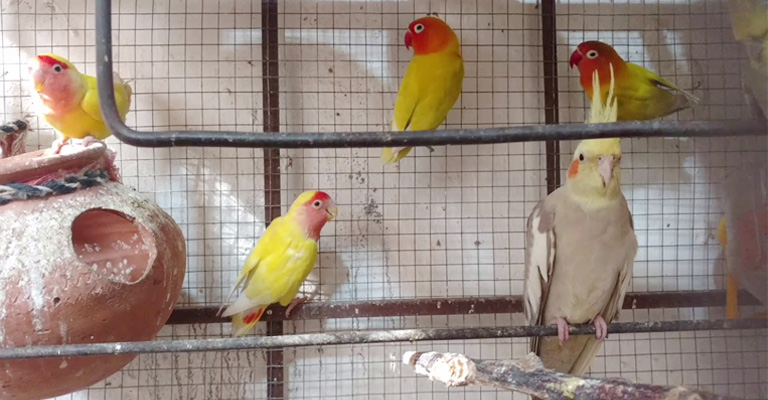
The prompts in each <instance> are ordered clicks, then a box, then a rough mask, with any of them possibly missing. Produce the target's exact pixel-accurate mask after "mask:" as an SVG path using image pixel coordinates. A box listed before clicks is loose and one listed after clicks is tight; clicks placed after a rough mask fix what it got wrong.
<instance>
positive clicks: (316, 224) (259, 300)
mask: <svg viewBox="0 0 768 400" xmlns="http://www.w3.org/2000/svg"><path fill="white" fill-rule="evenodd" d="M336 213H337V208H336V203H334V201H333V199H331V196H329V195H328V194H327V193H325V192H320V191H309V192H304V193H302V194H301V195H300V196H299V197H298V198H296V200H295V201H294V202H293V205H291V209H290V210H289V211H288V214H286V215H285V216H282V217H278V218H275V220H274V221H272V223H271V224H270V225H269V228H267V231H266V232H264V236H262V238H261V240H259V243H258V244H256V248H254V249H253V251H252V252H251V255H250V256H249V257H248V259H247V260H246V261H245V266H244V267H243V272H242V273H240V276H239V277H238V278H237V283H236V284H235V287H234V288H233V289H232V291H231V292H230V293H229V295H228V296H227V298H226V299H225V300H224V302H227V301H229V299H230V298H231V297H232V295H233V294H234V292H235V291H236V290H237V289H238V288H239V287H241V286H243V287H244V289H243V291H242V293H241V294H240V296H239V297H238V298H237V299H236V300H235V302H234V303H232V305H230V306H229V307H227V309H226V310H224V312H223V313H222V315H223V316H225V317H228V316H233V318H232V334H233V335H234V336H242V335H245V334H246V333H248V332H249V331H250V330H251V329H252V328H253V327H254V326H255V325H256V323H258V322H259V319H260V318H261V316H262V315H263V314H264V310H266V309H267V307H268V306H269V305H271V304H273V303H277V302H279V303H280V304H281V305H283V306H288V309H287V310H285V314H286V316H289V315H290V313H291V310H292V309H293V308H294V307H295V306H296V305H298V304H299V303H301V302H303V301H305V300H306V299H305V298H296V294H297V293H298V292H299V287H300V286H301V284H302V283H304V280H305V279H307V276H308V275H309V273H310V272H312V268H314V267H315V261H316V260H317V251H318V249H317V241H318V240H319V239H320V231H321V230H322V229H323V226H325V223H326V222H328V221H330V220H332V219H333V218H334V217H335V216H336Z"/></svg>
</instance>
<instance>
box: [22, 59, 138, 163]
mask: <svg viewBox="0 0 768 400" xmlns="http://www.w3.org/2000/svg"><path fill="white" fill-rule="evenodd" d="M29 72H30V75H31V77H32V83H33V84H34V88H35V93H37V95H38V97H39V98H40V101H41V102H42V106H43V110H42V117H43V119H44V120H45V121H46V122H48V123H49V124H51V126H52V127H53V128H54V129H56V130H57V131H59V133H61V135H62V136H63V138H62V140H61V141H60V142H59V141H56V142H54V144H53V146H52V148H55V147H57V146H58V148H57V149H56V151H55V153H59V151H61V147H62V146H63V145H64V144H65V143H66V142H68V141H69V140H70V139H84V140H83V145H84V146H87V145H88V144H89V143H90V142H93V141H96V140H103V139H105V138H107V137H108V136H109V135H110V132H109V129H108V128H107V126H106V125H105V124H104V121H103V119H102V117H101V108H100V105H99V95H98V89H97V87H96V78H94V77H92V76H90V75H84V74H81V73H80V72H78V70H77V68H75V66H74V65H72V63H70V62H69V61H67V60H66V59H65V58H64V57H60V56H57V55H55V54H42V55H38V56H35V57H33V58H32V59H31V61H30V65H29ZM114 81H115V85H114V87H115V100H116V102H117V111H118V112H119V113H120V118H122V120H123V121H125V117H126V115H127V114H128V110H129V109H130V107H131V95H132V93H133V91H132V89H131V87H130V86H129V85H128V84H127V83H125V82H124V81H123V80H122V79H121V78H120V76H119V75H118V74H117V73H115V74H114Z"/></svg>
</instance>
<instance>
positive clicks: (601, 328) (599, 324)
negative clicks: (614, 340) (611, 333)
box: [592, 315, 608, 342]
mask: <svg viewBox="0 0 768 400" xmlns="http://www.w3.org/2000/svg"><path fill="white" fill-rule="evenodd" d="M592 324H594V325H595V337H596V338H597V340H599V341H601V342H602V341H603V340H605V339H607V338H608V324H606V323H605V320H604V319H603V316H602V315H598V316H597V317H595V318H594V319H592Z"/></svg>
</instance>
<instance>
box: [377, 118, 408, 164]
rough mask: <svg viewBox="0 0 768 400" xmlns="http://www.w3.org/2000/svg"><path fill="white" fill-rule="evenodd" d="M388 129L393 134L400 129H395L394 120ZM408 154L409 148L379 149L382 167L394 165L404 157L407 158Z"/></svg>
mask: <svg viewBox="0 0 768 400" xmlns="http://www.w3.org/2000/svg"><path fill="white" fill-rule="evenodd" d="M389 129H390V130H391V131H393V132H400V129H399V128H398V127H397V124H396V123H395V120H394V119H393V120H392V124H390V126H389ZM406 129H407V128H406ZM410 152H411V148H410V147H391V148H390V147H385V148H383V149H381V162H382V163H383V164H384V165H387V164H394V163H396V162H398V161H400V160H402V159H403V158H405V156H407V155H408V153H410Z"/></svg>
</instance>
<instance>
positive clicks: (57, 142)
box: [51, 137, 69, 154]
mask: <svg viewBox="0 0 768 400" xmlns="http://www.w3.org/2000/svg"><path fill="white" fill-rule="evenodd" d="M67 142H69V138H68V137H64V138H61V139H56V140H54V141H53V143H51V150H53V154H61V149H62V148H63V147H64V145H66V144H67ZM54 149H55V150H54Z"/></svg>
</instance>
